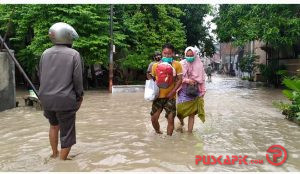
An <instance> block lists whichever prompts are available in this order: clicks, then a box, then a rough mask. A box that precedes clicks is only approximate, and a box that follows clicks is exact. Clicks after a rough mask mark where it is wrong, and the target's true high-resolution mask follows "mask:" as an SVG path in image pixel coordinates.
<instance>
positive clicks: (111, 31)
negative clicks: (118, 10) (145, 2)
mask: <svg viewBox="0 0 300 174" xmlns="http://www.w3.org/2000/svg"><path fill="white" fill-rule="evenodd" d="M113 45H114V43H113V5H112V4H111V5H110V52H109V92H110V93H112V86H113V75H114V72H113V71H114V65H113V63H114V61H113V54H114V53H113Z"/></svg>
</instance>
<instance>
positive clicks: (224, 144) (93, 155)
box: [0, 75, 300, 172]
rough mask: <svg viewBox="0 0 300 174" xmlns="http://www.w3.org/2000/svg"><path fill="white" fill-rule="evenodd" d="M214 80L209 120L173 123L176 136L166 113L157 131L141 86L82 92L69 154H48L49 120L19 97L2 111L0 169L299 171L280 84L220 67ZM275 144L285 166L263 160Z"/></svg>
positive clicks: (299, 143) (299, 148)
mask: <svg viewBox="0 0 300 174" xmlns="http://www.w3.org/2000/svg"><path fill="white" fill-rule="evenodd" d="M212 80H213V81H212V83H208V84H207V93H206V96H205V109H206V122H205V123H204V124H203V123H202V122H200V119H196V120H195V126H194V132H193V133H192V134H188V133H187V132H186V131H185V132H184V133H179V132H176V131H174V135H173V136H172V137H168V136H167V135H166V126H167V125H166V124H167V122H166V119H165V118H164V115H161V117H160V123H161V130H162V131H163V133H164V134H163V135H157V134H155V132H154V130H153V128H152V125H151V121H150V115H149V113H150V110H151V102H146V101H145V100H144V98H143V93H127V94H113V95H112V94H108V93H105V92H99V91H87V92H85V97H84V102H83V104H82V107H81V109H80V110H79V112H78V113H77V118H76V133H77V144H76V145H74V146H73V148H72V150H71V153H70V154H71V156H72V157H73V160H71V161H60V160H58V159H49V156H50V152H51V149H50V145H49V141H48V129H49V124H48V121H47V120H46V119H45V118H44V116H43V115H42V111H36V110H35V109H33V108H30V107H23V106H24V103H22V102H23V101H22V102H21V103H20V105H21V107H18V108H15V109H12V110H7V111H4V112H0V126H1V130H0V171H210V172H213V171H251V172H255V171H270V172H271V171H276V172H278V171H300V165H299V164H300V127H299V126H298V125H297V124H295V123H292V122H289V121H287V120H285V119H284V116H283V115H281V113H280V111H279V110H277V109H276V108H274V106H273V105H272V101H274V100H284V97H283V96H282V94H281V90H278V89H270V88H263V87H254V86H252V87H249V86H248V85H245V83H246V82H243V81H240V80H238V79H237V78H230V77H220V76H217V77H216V75H215V76H213V77H212ZM24 94H25V93H21V94H20V93H19V94H18V95H19V96H22V95H24ZM18 99H19V100H20V98H18ZM163 114H164V113H163ZM175 122H176V123H175V125H177V124H178V119H177V118H176V121H175ZM185 122H186V123H187V120H185ZM175 127H176V126H175ZM185 130H187V127H185ZM274 144H280V145H282V146H283V147H285V149H287V153H288V158H287V161H286V162H285V163H284V164H283V165H281V166H273V165H271V164H269V163H268V162H267V160H266V150H267V149H268V148H269V147H270V146H271V145H274ZM196 155H215V156H217V157H218V156H219V155H223V159H224V158H225V157H224V156H226V155H230V156H231V155H248V162H250V160H251V159H263V160H264V162H263V164H249V165H244V164H243V165H239V164H235V165H219V164H216V165H203V163H200V164H199V165H196V164H195V156H196Z"/></svg>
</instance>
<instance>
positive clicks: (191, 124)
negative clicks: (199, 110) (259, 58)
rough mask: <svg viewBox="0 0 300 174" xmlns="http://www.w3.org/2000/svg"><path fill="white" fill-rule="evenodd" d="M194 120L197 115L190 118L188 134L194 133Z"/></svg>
mask: <svg viewBox="0 0 300 174" xmlns="http://www.w3.org/2000/svg"><path fill="white" fill-rule="evenodd" d="M194 120H195V115H191V116H189V123H188V132H189V133H192V132H193V127H194Z"/></svg>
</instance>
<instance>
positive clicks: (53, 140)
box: [49, 125, 59, 158]
mask: <svg viewBox="0 0 300 174" xmlns="http://www.w3.org/2000/svg"><path fill="white" fill-rule="evenodd" d="M58 131H59V125H57V126H52V125H50V129H49V141H50V145H51V148H52V155H51V158H56V157H58V154H59V152H58V150H57V146H58Z"/></svg>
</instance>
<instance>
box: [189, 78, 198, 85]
mask: <svg viewBox="0 0 300 174" xmlns="http://www.w3.org/2000/svg"><path fill="white" fill-rule="evenodd" d="M196 83H197V82H196V81H195V80H192V79H189V80H188V84H190V85H195V84H196Z"/></svg>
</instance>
